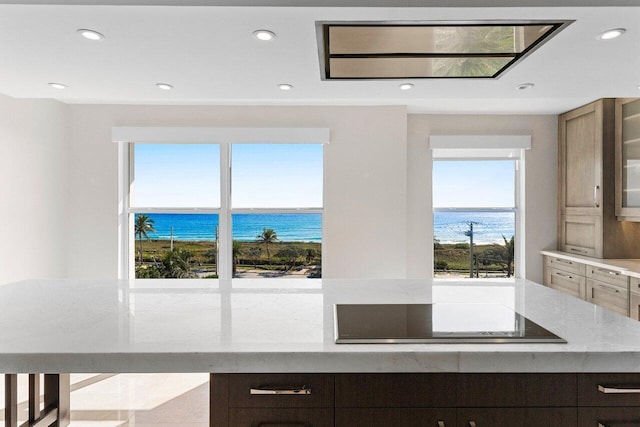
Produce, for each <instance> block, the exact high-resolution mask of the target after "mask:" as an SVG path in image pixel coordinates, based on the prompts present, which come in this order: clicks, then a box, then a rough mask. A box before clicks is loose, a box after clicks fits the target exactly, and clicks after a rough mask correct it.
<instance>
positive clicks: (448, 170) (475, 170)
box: [433, 160, 515, 208]
mask: <svg viewBox="0 0 640 427" xmlns="http://www.w3.org/2000/svg"><path fill="white" fill-rule="evenodd" d="M514 197H515V160H455V161H445V160H442V161H434V162H433V207H434V208H474V207H492V208H495V207H500V208H505V207H511V208H512V207H514Z"/></svg>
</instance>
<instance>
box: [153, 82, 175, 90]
mask: <svg viewBox="0 0 640 427" xmlns="http://www.w3.org/2000/svg"><path fill="white" fill-rule="evenodd" d="M156 87H157V88H158V89H162V90H171V89H173V85H170V84H169V83H156Z"/></svg>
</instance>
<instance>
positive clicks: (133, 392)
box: [0, 374, 209, 427]
mask: <svg viewBox="0 0 640 427" xmlns="http://www.w3.org/2000/svg"><path fill="white" fill-rule="evenodd" d="M0 377H1V378H0V426H4V375H1V376H0ZM18 378H19V379H18V398H19V401H20V406H19V412H20V420H19V423H22V422H23V421H24V420H26V417H27V401H26V400H27V392H28V385H27V381H28V378H27V376H26V375H19V377H18ZM208 418H209V375H208V374H117V375H115V374H102V375H84V374H73V375H71V427H169V426H184V427H206V426H208V425H209V424H208Z"/></svg>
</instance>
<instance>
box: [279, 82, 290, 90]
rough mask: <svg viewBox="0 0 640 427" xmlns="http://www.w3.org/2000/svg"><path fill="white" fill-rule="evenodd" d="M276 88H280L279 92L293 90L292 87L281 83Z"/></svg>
mask: <svg viewBox="0 0 640 427" xmlns="http://www.w3.org/2000/svg"><path fill="white" fill-rule="evenodd" d="M278 87H279V88H280V90H291V89H293V85H290V84H289V83H281V84H279V85H278Z"/></svg>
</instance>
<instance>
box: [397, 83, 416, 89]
mask: <svg viewBox="0 0 640 427" xmlns="http://www.w3.org/2000/svg"><path fill="white" fill-rule="evenodd" d="M411 89H413V83H402V84H401V85H400V90H411Z"/></svg>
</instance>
